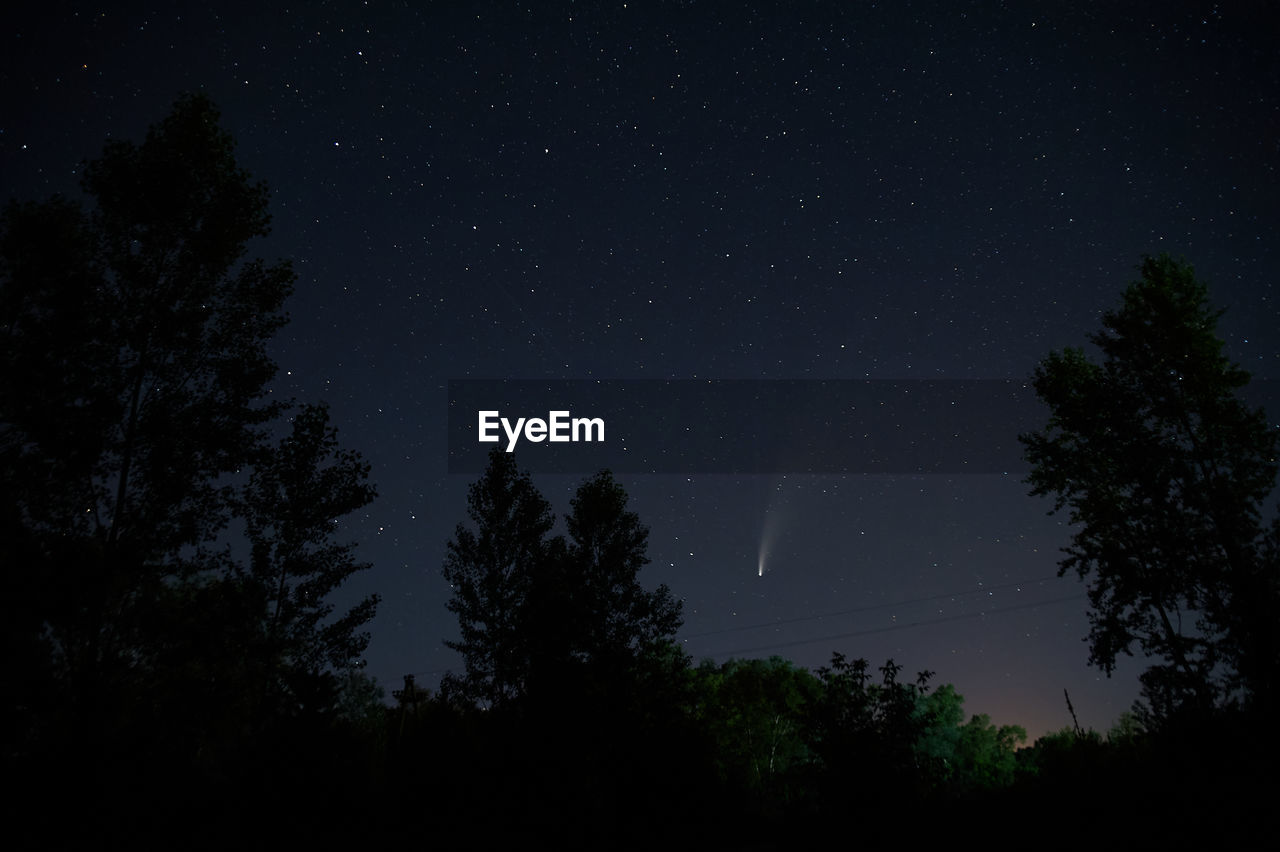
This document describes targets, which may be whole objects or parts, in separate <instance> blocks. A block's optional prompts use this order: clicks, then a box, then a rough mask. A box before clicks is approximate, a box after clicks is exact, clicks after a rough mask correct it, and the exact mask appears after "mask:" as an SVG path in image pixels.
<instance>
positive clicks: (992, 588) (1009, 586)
mask: <svg viewBox="0 0 1280 852" xmlns="http://www.w3.org/2000/svg"><path fill="white" fill-rule="evenodd" d="M1055 578H1056V575H1053V574H1050V575H1049V576H1047V577H1041V578H1039V579H1037V580H1024V581H1020V582H1016V583H1001V584H1000V585H998V586H984V587H982V588H981V589H970V590H969V591H965V592H950V593H947V594H941V595H929V596H928V597H923V598H909V599H907V600H902V601H892V602H890V603H881V604H871V605H869V606H861V607H857V608H855V609H842V610H837V611H835V612H824V613H819V614H818V615H802V616H799V617H797V618H783V619H778V620H776V621H766V622H761V623H759V624H744V625H739V626H736V627H725V628H723V629H720V630H709V631H707V632H705V633H694V634H692V635H689V636H685V637H684V639H685V640H686V641H688V640H689V639H702V638H704V637H706V636H718V635H720V634H722V633H734V632H736V631H739V630H757V629H759V628H762V627H777V626H779V625H783V624H800V623H802V622H805V621H817V620H818V619H821V618H836V617H838V616H842V615H856V614H858V613H862V612H872V611H874V610H877V609H888V608H889V607H895V606H910V605H911V604H917V603H927V602H928V601H937V600H942V599H943V598H959V597H963V596H965V595H974V594H978V593H979V592H992V591H997V590H999V589H1012V588H1015V587H1018V586H1030V585H1033V584H1035V583H1043V582H1044V581H1046V580H1053V579H1055Z"/></svg>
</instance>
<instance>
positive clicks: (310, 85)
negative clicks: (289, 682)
mask: <svg viewBox="0 0 1280 852" xmlns="http://www.w3.org/2000/svg"><path fill="white" fill-rule="evenodd" d="M210 6H212V7H216V8H210ZM1265 8H1266V4H1264V3H1246V4H1233V3H1227V2H1222V3H1185V2H1166V3H1159V4H1140V3H1115V2H1106V3H1074V2H1073V3H1066V2H1039V3H1034V2H1033V3H1013V2H1010V3H995V2H981V3H972V2H954V0H944V1H943V2H882V3H874V4H873V3H863V2H841V3H835V2H832V3H803V2H787V3H776V4H775V3H750V2H747V3H733V4H730V3H674V2H665V3H649V2H626V3H619V2H580V3H558V2H548V3H541V2H539V3H533V4H519V3H496V2H489V3H465V2H456V3H455V2H450V3H426V2H422V3H405V2H398V3H392V2H383V0H367V2H318V3H297V4H294V5H292V6H285V5H281V4H275V3H253V4H230V3H229V4H187V3H174V4H133V3H110V4H97V5H89V4H84V3H68V4H64V3H40V4H26V7H25V8H24V9H23V11H22V12H21V13H19V14H18V15H17V16H12V14H11V17H10V19H9V20H8V21H7V23H6V26H5V28H4V32H3V33H0V45H2V49H0V105H2V106H0V175H3V184H4V185H3V194H4V196H5V199H6V200H7V199H8V198H11V197H17V198H44V197H47V196H49V195H51V194H53V193H55V192H57V193H64V194H69V195H73V196H74V195H76V194H78V180H79V173H80V170H81V168H82V161H83V160H85V159H88V158H92V157H95V156H97V154H98V153H99V152H100V150H101V146H102V144H103V143H104V141H106V140H107V139H108V138H131V139H140V138H141V137H142V135H143V134H144V133H145V130H146V128H147V126H148V125H150V124H152V123H154V122H156V121H158V120H159V119H160V118H162V117H163V116H164V114H165V113H166V112H167V110H168V108H169V106H170V105H171V104H172V102H173V100H174V98H175V97H176V96H177V94H178V93H179V92H180V91H184V90H202V91H204V92H206V93H208V94H209V95H210V97H211V98H212V99H213V100H214V101H215V102H216V103H217V104H218V105H219V107H220V108H221V110H222V113H223V124H224V127H225V128H226V129H227V130H229V131H230V132H231V133H232V135H233V136H234V137H235V139H236V140H237V143H238V147H237V155H238V157H239V159H240V162H241V164H242V165H243V166H244V167H246V168H247V169H248V170H249V171H250V172H251V173H252V174H253V175H254V176H255V177H257V178H261V179H263V180H265V181H266V182H267V183H268V184H269V185H270V187H271V190H272V206H271V210H272V213H273V217H274V220H273V228H274V229H273V233H272V235H271V236H270V237H268V238H266V239H264V240H261V241H259V242H258V243H256V244H255V245H254V246H252V248H251V251H252V253H253V254H254V255H257V256H263V257H266V258H268V259H274V258H279V257H283V258H290V259H292V260H293V262H294V263H295V267H296V270H297V272H298V273H299V280H298V286H297V291H296V294H295V295H294V296H293V298H292V300H291V302H290V303H289V306H288V307H289V311H290V314H291V317H292V322H291V324H290V325H289V326H287V327H286V328H285V330H284V331H283V333H282V334H281V336H280V337H279V339H278V340H277V342H276V345H275V347H274V355H275V357H276V359H277V360H278V362H279V365H280V374H279V376H278V377H277V380H276V381H275V382H274V383H273V385H272V393H273V394H276V395H280V396H283V397H297V398H299V399H300V400H306V401H316V400H325V401H327V402H328V403H329V404H330V406H331V409H332V414H333V418H334V422H335V424H336V425H337V427H338V429H339V433H340V437H341V439H342V441H343V443H344V445H346V446H349V447H351V448H353V449H357V450H359V451H361V452H362V453H363V454H364V455H365V457H366V459H367V460H368V461H369V462H370V463H371V464H372V467H373V473H372V479H373V480H374V482H375V483H376V485H377V487H378V490H379V497H378V499H377V500H376V502H374V503H373V504H371V505H370V506H369V507H368V508H367V509H366V510H365V511H363V512H362V513H361V514H360V515H359V516H358V517H353V518H349V519H347V520H346V521H345V522H344V523H343V525H342V526H341V529H340V532H341V534H342V535H343V536H345V537H346V538H348V539H350V540H355V541H358V542H359V543H360V556H361V558H363V559H365V560H367V561H369V562H371V563H373V566H374V567H373V568H372V569H371V570H370V571H367V572H364V573H362V574H360V575H357V577H356V578H354V579H353V580H352V581H351V583H350V589H349V590H347V593H348V594H349V596H350V599H351V600H352V601H354V600H355V599H357V598H358V597H360V596H363V595H364V594H367V593H369V592H375V591H376V592H378V593H379V594H381V595H382V598H383V603H382V605H381V607H380V609H379V613H378V616H377V618H376V620H375V621H374V622H373V623H372V625H371V631H372V635H373V641H372V643H371V645H370V647H369V651H368V662H369V671H370V672H371V673H372V674H373V675H375V676H376V677H377V678H378V680H379V681H380V682H381V683H383V684H384V685H385V686H387V687H388V688H392V687H396V686H398V685H399V683H400V681H401V678H402V676H403V675H404V674H406V673H414V674H415V675H416V677H417V679H418V682H419V683H421V684H425V685H427V686H428V687H434V686H435V685H436V684H437V683H438V682H439V679H440V676H441V675H442V674H443V673H444V672H445V671H446V670H448V669H450V668H457V667H458V666H459V659H458V658H457V656H456V655H454V654H453V652H451V651H450V650H448V649H447V648H446V647H445V646H444V644H443V641H444V640H445V639H447V638H451V637H453V636H454V635H455V634H456V624H455V622H454V620H453V616H452V615H450V614H449V613H448V612H447V611H446V609H445V602H446V601H447V599H448V596H449V590H448V587H447V585H446V584H445V583H444V581H443V579H442V578H441V575H440V565H441V562H442V558H443V555H444V548H445V543H446V541H447V540H448V539H449V537H450V536H451V535H452V532H453V528H454V526H455V525H456V524H457V523H458V522H460V521H462V520H463V519H464V518H465V509H466V506H465V501H466V490H467V487H468V485H469V484H470V482H471V481H472V480H473V479H474V476H470V475H466V474H459V473H454V474H450V473H449V471H448V441H447V422H448V415H449V412H448V395H447V388H448V383H449V382H450V381H456V380H467V379H533V380H547V381H552V380H637V379H655V380H656V379H684V380H688V379H716V380H729V379H733V380H739V379H750V380H789V381H798V380H804V381H811V380H831V381H848V380H863V379H870V380H879V381H888V382H897V383H910V382H917V381H926V380H927V381H938V382H946V381H952V380H1012V381H1015V382H1022V381H1025V380H1026V379H1027V377H1029V375H1030V374H1031V371H1032V370H1033V368H1034V366H1035V364H1036V363H1037V361H1039V360H1040V359H1041V358H1043V357H1044V356H1045V355H1046V354H1047V353H1048V352H1049V351H1050V350H1053V349H1058V348H1061V347H1063V346H1067V345H1081V344H1083V343H1084V341H1085V337H1086V335H1087V334H1089V333H1091V332H1093V331H1095V330H1097V329H1098V328H1099V322H1100V315H1101V313H1102V312H1103V311H1105V310H1108V309H1111V308H1112V307H1115V306H1116V305H1117V304H1118V302H1119V298H1120V294H1121V292H1122V291H1123V288H1124V287H1125V285H1126V284H1127V283H1128V282H1129V281H1131V280H1132V279H1133V278H1134V277H1135V276H1136V271H1135V269H1136V266H1137V264H1138V263H1139V262H1140V259H1141V256H1142V255H1143V254H1144V253H1146V254H1155V253H1159V252H1169V253H1171V254H1173V255H1175V256H1182V257H1185V258H1186V259H1188V260H1189V261H1191V262H1192V263H1193V264H1194V265H1195V266H1196V269H1197V271H1198V272H1199V274H1200V275H1201V277H1202V278H1204V279H1205V280H1207V281H1208V282H1209V284H1210V288H1211V289H1210V292H1211V295H1212V298H1213V300H1214V302H1215V303H1216V304H1217V305H1218V306H1220V307H1223V308H1225V309H1226V310H1227V313H1226V315H1225V316H1224V318H1223V320H1222V321H1221V325H1220V331H1221V333H1222V336H1223V337H1224V339H1225V340H1226V343H1227V351H1228V353H1229V354H1230V356H1231V357H1232V358H1234V359H1235V360H1237V361H1238V362H1240V363H1241V364H1242V365H1243V366H1245V367H1246V368H1247V369H1249V370H1250V371H1252V372H1253V374H1254V375H1255V376H1256V377H1259V378H1268V379H1275V378H1280V334H1278V333H1277V329H1280V293H1278V292H1277V291H1276V289H1275V272H1274V271H1275V268H1276V263H1277V260H1278V259H1280V258H1278V257H1277V252H1278V250H1280V229H1278V228H1277V225H1280V201H1278V199H1280V185H1278V181H1277V173H1276V166H1277V162H1278V161H1280V157H1278V154H1280V151H1278V150H1277V148H1278V145H1280V54H1278V53H1277V51H1276V50H1275V43H1276V36H1277V34H1278V33H1277V27H1276V24H1275V19H1273V18H1271V17H1269V16H1268V15H1267V14H1266V13H1265V11H1264V10H1265ZM526 413H527V412H526ZM1273 413H1274V412H1273ZM898 428H900V424H896V423H895V422H894V421H893V419H892V418H885V419H884V421H883V422H881V423H879V424H878V425H874V426H873V429H878V430H883V434H885V435H891V434H892V433H893V432H894V431H895V430H896V429H898ZM1000 431H1001V430H1000V429H999V428H998V427H997V428H995V429H993V430H992V434H975V435H972V436H971V437H970V440H971V441H972V442H974V444H975V445H977V444H981V443H982V442H983V441H985V440H992V441H999V442H1004V443H1006V444H1007V443H1008V442H1009V441H1010V440H1013V439H1014V437H1015V435H1016V429H1012V428H1011V429H1010V430H1008V431H1006V432H1005V433H1004V434H998V433H999V432H1000ZM766 438H767V439H768V440H769V441H773V442H776V443H777V444H791V445H793V446H800V447H803V446H805V445H806V444H809V443H812V442H813V441H814V440H815V438H814V436H813V435H812V434H810V433H808V432H807V431H806V429H805V427H804V424H803V423H801V424H799V425H797V426H795V427H794V428H793V429H790V430H788V431H787V432H785V433H784V434H773V435H769V436H764V437H762V439H761V440H762V441H764V440H766ZM517 457H519V456H518V455H517ZM1023 473H1025V471H1023V472H1019V471H1018V470H1016V469H1011V470H1009V471H1003V470H988V469H983V470H981V471H978V472H974V473H966V472H964V471H959V472H957V471H950V472H946V473H927V474H919V475H911V474H907V473H891V474H886V473H878V472H858V471H856V470H855V471H852V472H846V473H841V474H831V473H828V474H820V475H819V474H809V473H803V472H795V471H793V472H788V471H786V470H779V471H772V472H769V473H741V472H739V473H733V472H729V473H723V472H721V473H705V472H702V471H688V472H681V471H680V470H679V468H678V465H674V466H671V465H669V466H668V467H667V468H666V469H664V471H663V472H661V473H657V474H638V473H628V474H625V475H620V477H619V479H620V481H621V482H622V483H623V485H624V486H625V487H626V489H627V491H628V493H629V494H630V496H631V499H632V507H633V508H634V509H635V510H636V511H637V512H638V513H639V514H640V517H641V519H642V520H643V521H644V522H645V523H647V524H648V525H649V527H650V529H651V534H650V541H649V554H650V557H651V559H652V563H651V564H650V565H649V566H648V567H647V568H646V569H645V571H644V573H643V575H642V581H643V582H644V583H645V584H646V585H648V586H650V587H652V586H654V585H656V584H657V583H660V582H662V583H667V584H668V585H669V586H670V587H671V588H672V590H673V592H674V593H675V594H676V595H677V596H678V597H680V598H682V599H683V600H684V612H685V624H684V627H683V630H682V632H681V635H680V638H681V641H682V642H683V643H684V646H685V648H686V649H687V650H688V651H689V653H690V654H692V655H693V656H694V658H695V659H702V658H704V657H711V658H713V659H715V660H717V661H723V660H725V659H727V658H728V657H730V656H769V655H771V654H780V655H783V656H785V657H787V658H789V659H792V660H794V661H795V662H797V663H798V664H801V665H805V666H810V667H816V666H818V665H821V664H823V663H824V662H826V661H827V660H829V658H830V655H831V652H832V651H833V650H839V651H842V652H844V653H845V654H846V655H849V656H854V657H867V658H868V659H869V660H870V661H871V662H872V663H873V664H875V665H879V664H880V663H881V662H883V661H884V659H885V658H887V657H892V658H894V659H895V660H896V661H897V662H899V663H901V664H903V665H904V666H905V667H906V669H907V671H908V672H914V671H917V670H919V669H930V670H933V671H935V672H936V673H937V674H936V676H935V683H943V682H951V683H954V684H955V685H956V687H957V689H958V691H959V692H960V693H962V694H963V695H964V696H965V697H966V708H967V709H968V710H969V711H970V712H980V713H987V714H989V715H990V716H991V717H992V718H993V719H994V720H995V721H996V722H998V723H1017V724H1022V725H1023V726H1025V727H1026V728H1027V729H1028V731H1029V732H1030V733H1031V734H1032V736H1035V735H1038V734H1040V733H1043V732H1045V731H1047V730H1055V729H1057V728H1060V727H1062V726H1064V725H1068V724H1070V722H1071V719H1070V717H1069V715H1068V714H1067V711H1066V706H1065V702H1064V701H1063V695H1062V693H1063V690H1064V689H1067V690H1069V692H1070V695H1071V700H1072V703H1073V705H1074V706H1075V709H1076V712H1077V713H1078V715H1079V717H1080V722H1081V724H1083V725H1086V726H1088V725H1091V726H1094V727H1096V728H1099V729H1101V730H1105V729H1106V728H1107V727H1108V726H1109V725H1110V724H1111V723H1112V722H1113V721H1114V720H1115V718H1116V716H1117V715H1118V714H1119V713H1120V712H1122V711H1123V710H1125V709H1127V708H1128V706H1129V705H1130V703H1131V702H1132V700H1133V699H1134V698H1135V697H1136V696H1137V691H1138V687H1137V682H1136V677H1137V674H1138V673H1139V672H1140V671H1141V668H1142V667H1141V661H1140V660H1123V659H1122V661H1121V664H1120V668H1119V669H1118V671H1117V672H1116V673H1115V675H1114V676H1113V677H1111V678H1110V679H1108V678H1107V677H1105V676H1104V675H1103V674H1102V673H1101V672H1098V671H1096V670H1093V669H1090V668H1089V667H1088V666H1087V656H1088V652H1087V646H1086V644H1085V643H1084V642H1083V638H1084V637H1085V635H1086V634H1087V631H1088V622H1087V618H1086V604H1087V602H1086V600H1085V598H1084V594H1083V587H1082V586H1081V584H1080V583H1079V582H1077V581H1076V580H1074V579H1072V578H1063V579H1058V578H1057V577H1056V576H1055V575H1056V563H1057V560H1058V558H1059V553H1058V550H1059V548H1060V547H1062V546H1063V545H1065V544H1066V543H1067V541H1068V538H1069V535H1070V528H1069V527H1068V526H1067V525H1066V522H1065V519H1064V518H1061V517H1058V516H1049V515H1047V514H1046V512H1047V511H1048V509H1049V508H1050V504H1049V501H1047V500H1040V499H1037V498H1032V497H1030V496H1028V494H1027V487H1026V485H1025V484H1024V483H1023V482H1022V481H1021V477H1022V475H1023ZM583 478H584V476H583V475H559V474H556V475H552V474H545V475H538V476H537V477H536V478H535V483H536V484H537V485H538V486H539V488H540V489H541V490H542V492H543V494H544V495H545V496H546V497H547V498H548V499H549V500H550V501H551V502H552V503H553V504H554V506H555V507H556V509H557V511H558V512H560V513H563V512H566V511H568V508H569V498H570V497H571V496H572V493H573V491H574V489H575V488H576V486H577V485H578V483H579V482H580V481H581V480H582V479H583Z"/></svg>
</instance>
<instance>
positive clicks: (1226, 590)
mask: <svg viewBox="0 0 1280 852" xmlns="http://www.w3.org/2000/svg"><path fill="white" fill-rule="evenodd" d="M1220 315H1221V311H1215V310H1213V309H1212V308H1211V307H1210V305H1209V301H1208V294H1207V289H1206V287H1205V285H1204V284H1202V283H1201V282H1199V281H1198V280H1197V279H1196V277H1195V274H1194V271H1193V270H1192V269H1191V267H1189V266H1187V265H1185V264H1183V263H1180V262H1177V261H1174V260H1171V259H1170V258H1168V257H1167V256H1161V257H1158V258H1150V257H1148V258H1145V259H1144V261H1143V263H1142V266H1141V279H1140V280H1139V281H1136V282H1134V283H1133V284H1131V285H1130V286H1129V288H1128V290H1127V291H1126V292H1125V295H1124V300H1123V303H1122V305H1121V307H1120V309H1119V310H1116V311H1110V312H1108V313H1106V314H1105V315H1104V317H1103V327H1104V330H1103V331H1102V332H1100V333H1098V334H1095V335H1092V336H1091V337H1090V338H1089V339H1090V341H1091V342H1092V343H1093V344H1094V345H1095V346H1097V347H1098V349H1099V350H1100V351H1101V354H1102V356H1103V360H1102V363H1100V364H1098V363H1094V362H1092V361H1090V360H1089V358H1088V357H1086V355H1085V353H1084V352H1083V351H1082V350H1080V349H1067V350H1065V351H1063V352H1061V353H1058V352H1054V353H1051V354H1050V355H1049V357H1048V358H1047V359H1045V361H1044V362H1043V363H1041V364H1040V365H1039V367H1038V368H1037V369H1036V371H1035V379H1034V381H1035V388H1036V393H1037V394H1038V395H1039V397H1040V398H1041V399H1042V400H1043V401H1044V402H1045V403H1046V404H1047V405H1048V406H1049V408H1050V412H1051V415H1050V419H1049V422H1048V424H1047V425H1046V427H1045V428H1044V429H1043V430H1041V431H1039V432H1036V433H1033V434H1029V435H1024V436H1022V441H1023V443H1024V444H1025V446H1026V456H1027V459H1028V460H1029V461H1030V462H1031V465H1032V472H1031V476H1030V478H1029V480H1028V481H1029V483H1030V484H1031V486H1032V493H1033V494H1037V495H1050V494H1051V495H1054V498H1055V504H1054V510H1055V511H1057V510H1061V509H1063V508H1068V509H1069V511H1070V518H1071V522H1072V523H1073V524H1076V525H1078V529H1077V531H1076V532H1075V534H1074V536H1073V539H1072V543H1071V546H1070V547H1068V548H1066V550H1065V552H1066V554H1067V557H1066V559H1064V560H1063V561H1062V563H1061V566H1060V569H1059V574H1060V575H1061V574H1065V573H1066V572H1067V571H1075V572H1076V573H1078V574H1079V576H1080V577H1081V579H1088V581H1089V599H1090V602H1091V605H1092V612H1091V613H1090V622H1091V630H1090V634H1089V641H1090V649H1091V650H1090V662H1091V663H1093V664H1095V665H1097V666H1099V667H1101V668H1102V669H1104V670H1105V671H1106V672H1108V673H1110V672H1111V671H1112V670H1113V669H1114V667H1115V664H1116V658H1117V656H1118V655H1119V654H1121V653H1125V654H1129V653H1132V648H1133V646H1134V645H1135V644H1136V645H1137V646H1138V648H1139V650H1140V651H1141V652H1142V653H1143V654H1145V655H1147V656H1148V657H1152V658H1154V659H1156V660H1159V661H1160V662H1156V663H1153V664H1152V665H1151V666H1150V668H1149V669H1148V670H1147V671H1146V672H1145V673H1144V674H1143V676H1142V681H1143V685H1144V694H1145V695H1146V697H1147V700H1148V702H1149V705H1150V708H1149V709H1150V710H1151V711H1152V712H1154V713H1155V714H1156V716H1158V717H1163V716H1168V715H1169V714H1172V713H1175V712H1178V711H1179V708H1201V709H1205V708H1208V707H1210V706H1212V705H1214V704H1221V703H1222V702H1225V701H1229V700H1231V699H1232V698H1233V697H1241V696H1243V697H1245V698H1247V699H1249V700H1250V701H1254V702H1260V703H1263V704H1265V705H1267V706H1270V705H1272V703H1273V701H1274V682H1275V673H1276V661H1277V656H1276V648H1277V645H1276V641H1275V629H1274V627H1273V625H1272V621H1273V619H1274V612H1275V609H1276V604H1277V602H1280V594H1278V593H1277V592H1278V590H1277V577H1276V571H1275V566H1274V563H1272V564H1269V560H1268V559H1267V558H1266V557H1265V554H1264V551H1263V548H1262V542H1263V535H1262V532H1263V531H1262V527H1261V522H1260V507H1261V504H1262V502H1263V500H1264V499H1265V498H1266V496H1267V494H1268V493H1269V492H1270V491H1271V489H1272V487H1273V485H1274V482H1275V475H1276V461H1275V460H1276V447H1277V436H1276V432H1275V431H1274V430H1273V429H1270V428H1268V426H1267V421H1266V420H1265V417H1264V415H1263V413H1262V412H1261V411H1258V410H1252V409H1250V408H1249V407H1248V406H1246V405H1245V404H1244V403H1243V402H1241V401H1240V400H1239V399H1238V397H1237V395H1236V392H1237V391H1238V390H1239V389H1240V388H1241V387H1243V386H1244V385H1245V384H1246V383H1247V382H1248V381H1249V375H1248V374H1247V373H1246V372H1245V371H1244V370H1241V369H1240V368H1239V367H1238V366H1236V365H1234V364H1232V363H1231V362H1230V361H1229V360H1228V359H1227V358H1226V357H1225V356H1224V355H1223V354H1222V346H1223V344H1222V341H1221V340H1220V339H1219V338H1218V337H1217V334H1216V331H1215V328H1216V322H1217V319H1218V318H1219V316H1220Z"/></svg>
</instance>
